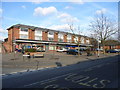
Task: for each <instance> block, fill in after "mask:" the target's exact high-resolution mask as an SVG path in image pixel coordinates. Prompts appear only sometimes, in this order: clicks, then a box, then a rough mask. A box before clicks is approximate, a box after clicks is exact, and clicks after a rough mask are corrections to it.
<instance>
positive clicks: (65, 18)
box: [58, 13, 79, 23]
mask: <svg viewBox="0 0 120 90" xmlns="http://www.w3.org/2000/svg"><path fill="white" fill-rule="evenodd" d="M58 18H59V19H60V21H61V22H67V23H68V22H79V19H78V18H77V17H74V16H71V15H70V14H68V13H60V14H59V16H58Z"/></svg>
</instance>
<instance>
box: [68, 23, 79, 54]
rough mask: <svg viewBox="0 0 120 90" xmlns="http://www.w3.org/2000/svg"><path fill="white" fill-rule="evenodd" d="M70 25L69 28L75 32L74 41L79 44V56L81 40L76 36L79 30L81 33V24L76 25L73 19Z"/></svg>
mask: <svg viewBox="0 0 120 90" xmlns="http://www.w3.org/2000/svg"><path fill="white" fill-rule="evenodd" d="M68 26H69V29H70V31H71V32H72V33H73V35H74V38H75V39H74V40H75V41H74V43H76V44H77V46H78V56H79V55H80V44H81V41H80V40H79V39H78V38H79V37H75V32H78V35H80V33H81V31H80V26H76V27H75V26H74V24H73V21H71V23H68Z"/></svg>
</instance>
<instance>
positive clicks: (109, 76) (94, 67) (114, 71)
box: [2, 55, 120, 90]
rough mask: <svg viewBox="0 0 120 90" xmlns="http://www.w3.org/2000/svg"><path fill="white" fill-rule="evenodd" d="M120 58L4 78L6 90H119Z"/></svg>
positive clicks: (3, 85)
mask: <svg viewBox="0 0 120 90" xmlns="http://www.w3.org/2000/svg"><path fill="white" fill-rule="evenodd" d="M119 57H120V55H117V56H113V57H109V58H104V59H98V60H93V61H85V62H81V63H78V64H74V65H70V66H65V67H59V68H51V69H45V70H37V71H32V72H24V73H17V74H14V75H6V76H3V77H2V88H43V89H44V90H47V89H48V88H55V89H56V90H59V89H60V88H61V89H62V90H63V89H64V90H70V88H118V87H119V85H118V84H119V83H118V81H119V80H120V76H119V75H118V72H120V71H118V68H120V67H119V66H120V65H119V64H120V58H119ZM68 61H69V60H68ZM61 89H60V90H61Z"/></svg>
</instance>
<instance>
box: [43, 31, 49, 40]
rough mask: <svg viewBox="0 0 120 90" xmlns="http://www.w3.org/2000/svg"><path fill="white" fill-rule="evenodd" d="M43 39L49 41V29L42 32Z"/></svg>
mask: <svg viewBox="0 0 120 90" xmlns="http://www.w3.org/2000/svg"><path fill="white" fill-rule="evenodd" d="M42 40H45V41H48V32H47V31H43V32H42Z"/></svg>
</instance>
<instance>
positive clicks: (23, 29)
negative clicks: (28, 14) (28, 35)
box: [20, 28, 28, 32]
mask: <svg viewBox="0 0 120 90" xmlns="http://www.w3.org/2000/svg"><path fill="white" fill-rule="evenodd" d="M20 31H22V32H28V28H20Z"/></svg>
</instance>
